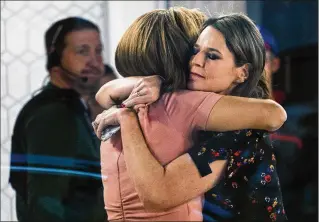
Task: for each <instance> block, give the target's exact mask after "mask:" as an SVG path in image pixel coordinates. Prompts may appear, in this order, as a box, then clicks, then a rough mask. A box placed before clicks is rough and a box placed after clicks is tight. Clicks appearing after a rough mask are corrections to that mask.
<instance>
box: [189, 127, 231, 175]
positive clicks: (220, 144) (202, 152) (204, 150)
mask: <svg viewBox="0 0 319 222" xmlns="http://www.w3.org/2000/svg"><path fill="white" fill-rule="evenodd" d="M224 138H225V136H224V134H223V133H215V132H201V133H200V136H199V139H198V143H197V144H195V145H194V146H193V147H192V148H191V149H190V150H189V151H188V154H189V155H190V157H191V158H192V160H193V162H194V163H195V165H196V167H197V169H198V171H199V173H200V174H201V176H202V177H204V176H207V175H208V174H210V173H212V171H211V169H210V166H209V164H210V163H212V162H213V161H215V160H226V159H227V155H228V154H227V149H226V148H227V147H228V146H229V140H226V139H224Z"/></svg>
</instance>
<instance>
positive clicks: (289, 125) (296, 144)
mask: <svg viewBox="0 0 319 222" xmlns="http://www.w3.org/2000/svg"><path fill="white" fill-rule="evenodd" d="M258 29H259V31H260V32H261V34H262V37H263V39H264V42H265V48H266V63H265V71H266V74H267V77H268V80H269V83H270V84H271V86H272V95H273V99H274V100H276V101H277V102H278V103H280V104H282V105H283V106H284V108H285V109H286V111H287V115H288V118H287V121H286V123H285V124H284V126H283V127H282V128H280V129H279V130H278V131H277V132H275V133H273V134H272V135H271V139H272V142H273V145H274V148H275V154H276V157H277V170H278V174H279V178H280V183H281V187H282V193H283V199H284V204H285V210H286V212H287V215H288V218H289V221H296V222H297V221H303V220H307V221H315V220H316V218H317V208H318V199H317V196H318V181H317V180H318V176H317V175H318V169H317V164H318V159H317V157H318V127H317V123H318V109H317V104H318V103H317V101H314V100H312V99H311V97H310V98H308V99H307V100H306V99H302V100H301V101H296V100H295V98H294V96H293V94H292V93H291V91H290V90H287V87H285V86H286V85H285V83H283V82H281V81H278V79H279V80H280V79H282V78H283V77H285V75H286V77H287V71H289V70H290V67H289V66H291V62H289V63H288V64H287V62H285V63H284V66H283V67H281V57H282V58H283V59H284V60H285V59H286V58H287V55H286V53H287V51H286V52H280V51H279V45H278V41H277V39H276V37H275V36H274V35H273V34H272V33H271V32H270V31H269V30H267V29H266V28H265V27H264V26H261V25H259V26H258ZM280 53H281V55H280ZM289 53H291V52H289ZM300 56H302V53H300ZM288 61H289V60H288ZM295 62H296V63H295V64H294V65H295V66H298V62H299V65H300V66H302V65H303V64H302V60H298V59H296V61H295ZM287 69H288V70H287ZM301 70H302V69H301ZM301 72H303V71H301ZM305 72H306V71H305ZM304 74H305V75H306V74H310V73H304ZM280 75H281V76H280ZM274 78H277V81H276V82H274V81H273V79H274ZM288 81H291V79H290V78H289V79H288ZM285 88H286V89H285ZM289 88H290V87H288V89H289ZM289 92H290V93H291V94H290V95H289ZM299 93H301V94H302V91H301V90H299ZM287 94H288V97H287ZM305 172H309V173H305ZM310 172H311V173H310ZM312 172H313V173H312ZM296 203H298V204H296Z"/></svg>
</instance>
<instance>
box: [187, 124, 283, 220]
mask: <svg viewBox="0 0 319 222" xmlns="http://www.w3.org/2000/svg"><path fill="white" fill-rule="evenodd" d="M199 141H200V142H199V144H200V146H199V147H198V146H197V147H193V148H192V149H191V150H190V151H189V154H190V155H191V156H192V159H193V160H194V162H195V164H196V165H197V167H198V169H199V171H200V173H201V174H202V176H204V175H207V174H208V173H210V170H209V168H208V166H209V165H208V164H209V163H211V162H213V161H215V160H228V164H227V168H226V170H225V174H224V175H223V177H222V178H221V180H220V182H219V183H218V184H217V185H216V186H215V187H214V188H212V189H211V190H209V191H208V192H206V193H205V203H204V207H203V215H204V221H245V222H246V221H258V222H264V221H287V217H286V214H285V210H284V206H283V201H282V194H281V190H280V184H279V179H278V175H277V172H276V158H275V156H274V154H273V150H272V149H273V147H272V145H271V143H270V140H269V137H268V133H267V132H265V131H261V130H240V131H229V132H223V133H220V132H202V133H201V134H200V137H199Z"/></svg>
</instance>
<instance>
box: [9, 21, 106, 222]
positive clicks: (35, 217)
mask: <svg viewBox="0 0 319 222" xmlns="http://www.w3.org/2000/svg"><path fill="white" fill-rule="evenodd" d="M45 47H46V53H47V65H46V68H47V70H48V72H49V76H50V81H49V83H48V84H47V85H46V86H45V87H43V88H42V89H41V90H40V92H39V93H38V94H37V95H35V96H34V97H33V98H32V99H31V100H30V101H29V102H27V104H26V105H25V106H24V107H23V109H22V110H21V111H20V113H19V115H18V118H17V120H16V123H15V126H14V130H13V135H12V154H11V169H10V178H9V182H10V183H11V185H12V187H13V189H14V190H15V191H16V198H17V199H16V204H17V206H16V208H17V218H18V220H19V221H32V222H35V221H41V222H42V221H46V222H49V221H52V222H53V221H54V222H62V221H77V222H78V221H90V222H95V221H96V222H97V221H100V222H102V221H105V220H106V218H107V217H106V214H105V210H104V202H103V186H102V183H101V174H100V153H99V147H100V141H99V140H98V139H97V137H96V136H95V134H94V131H93V129H92V126H91V118H90V115H91V111H90V107H89V106H88V104H86V102H85V101H84V99H83V98H85V97H87V96H88V95H91V94H93V93H95V92H96V91H97V90H98V88H99V86H100V79H101V77H102V75H103V72H104V64H103V59H102V49H103V46H102V43H101V39H100V30H99V28H98V27H97V25H95V24H94V23H92V22H90V21H88V20H86V19H83V18H80V17H69V18H66V19H62V20H59V21H57V22H55V23H54V24H53V25H51V27H49V29H48V30H47V31H46V33H45Z"/></svg>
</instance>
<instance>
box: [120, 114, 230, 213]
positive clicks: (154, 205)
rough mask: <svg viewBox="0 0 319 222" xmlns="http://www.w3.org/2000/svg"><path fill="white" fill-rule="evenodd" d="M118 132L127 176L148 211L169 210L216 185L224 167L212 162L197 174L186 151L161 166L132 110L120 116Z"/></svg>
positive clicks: (220, 163)
mask: <svg viewBox="0 0 319 222" xmlns="http://www.w3.org/2000/svg"><path fill="white" fill-rule="evenodd" d="M121 135H122V143H123V149H124V154H125V155H124V157H125V161H126V164H127V169H128V171H129V175H130V176H131V178H132V179H133V181H134V183H135V188H136V190H137V192H138V194H139V196H140V198H141V200H142V201H143V203H144V206H145V208H147V209H150V210H165V209H169V208H172V207H175V206H178V205H180V204H182V203H185V202H187V201H189V200H191V199H193V198H195V197H197V196H199V195H201V194H203V193H204V192H206V191H207V190H209V189H210V188H212V187H213V186H214V185H215V184H216V182H217V181H218V178H219V176H220V174H221V172H222V171H223V169H224V164H225V162H221V161H215V162H214V163H212V164H211V165H210V167H211V168H214V171H213V173H211V174H209V175H207V176H205V177H201V175H200V174H199V172H198V170H197V167H196V166H195V164H194V163H193V161H192V159H191V158H190V156H189V155H188V154H184V155H182V156H180V157H178V158H177V159H175V160H173V161H172V162H171V163H169V164H168V165H167V166H165V167H163V166H162V165H161V164H160V163H159V162H158V161H157V160H156V159H155V158H154V156H153V155H152V153H151V152H150V150H149V148H148V146H147V144H146V142H145V139H144V137H143V134H142V132H141V129H140V127H139V122H138V120H137V118H136V116H135V114H133V113H128V114H127V115H124V116H123V118H122V120H121ZM207 164H208V163H207Z"/></svg>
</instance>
